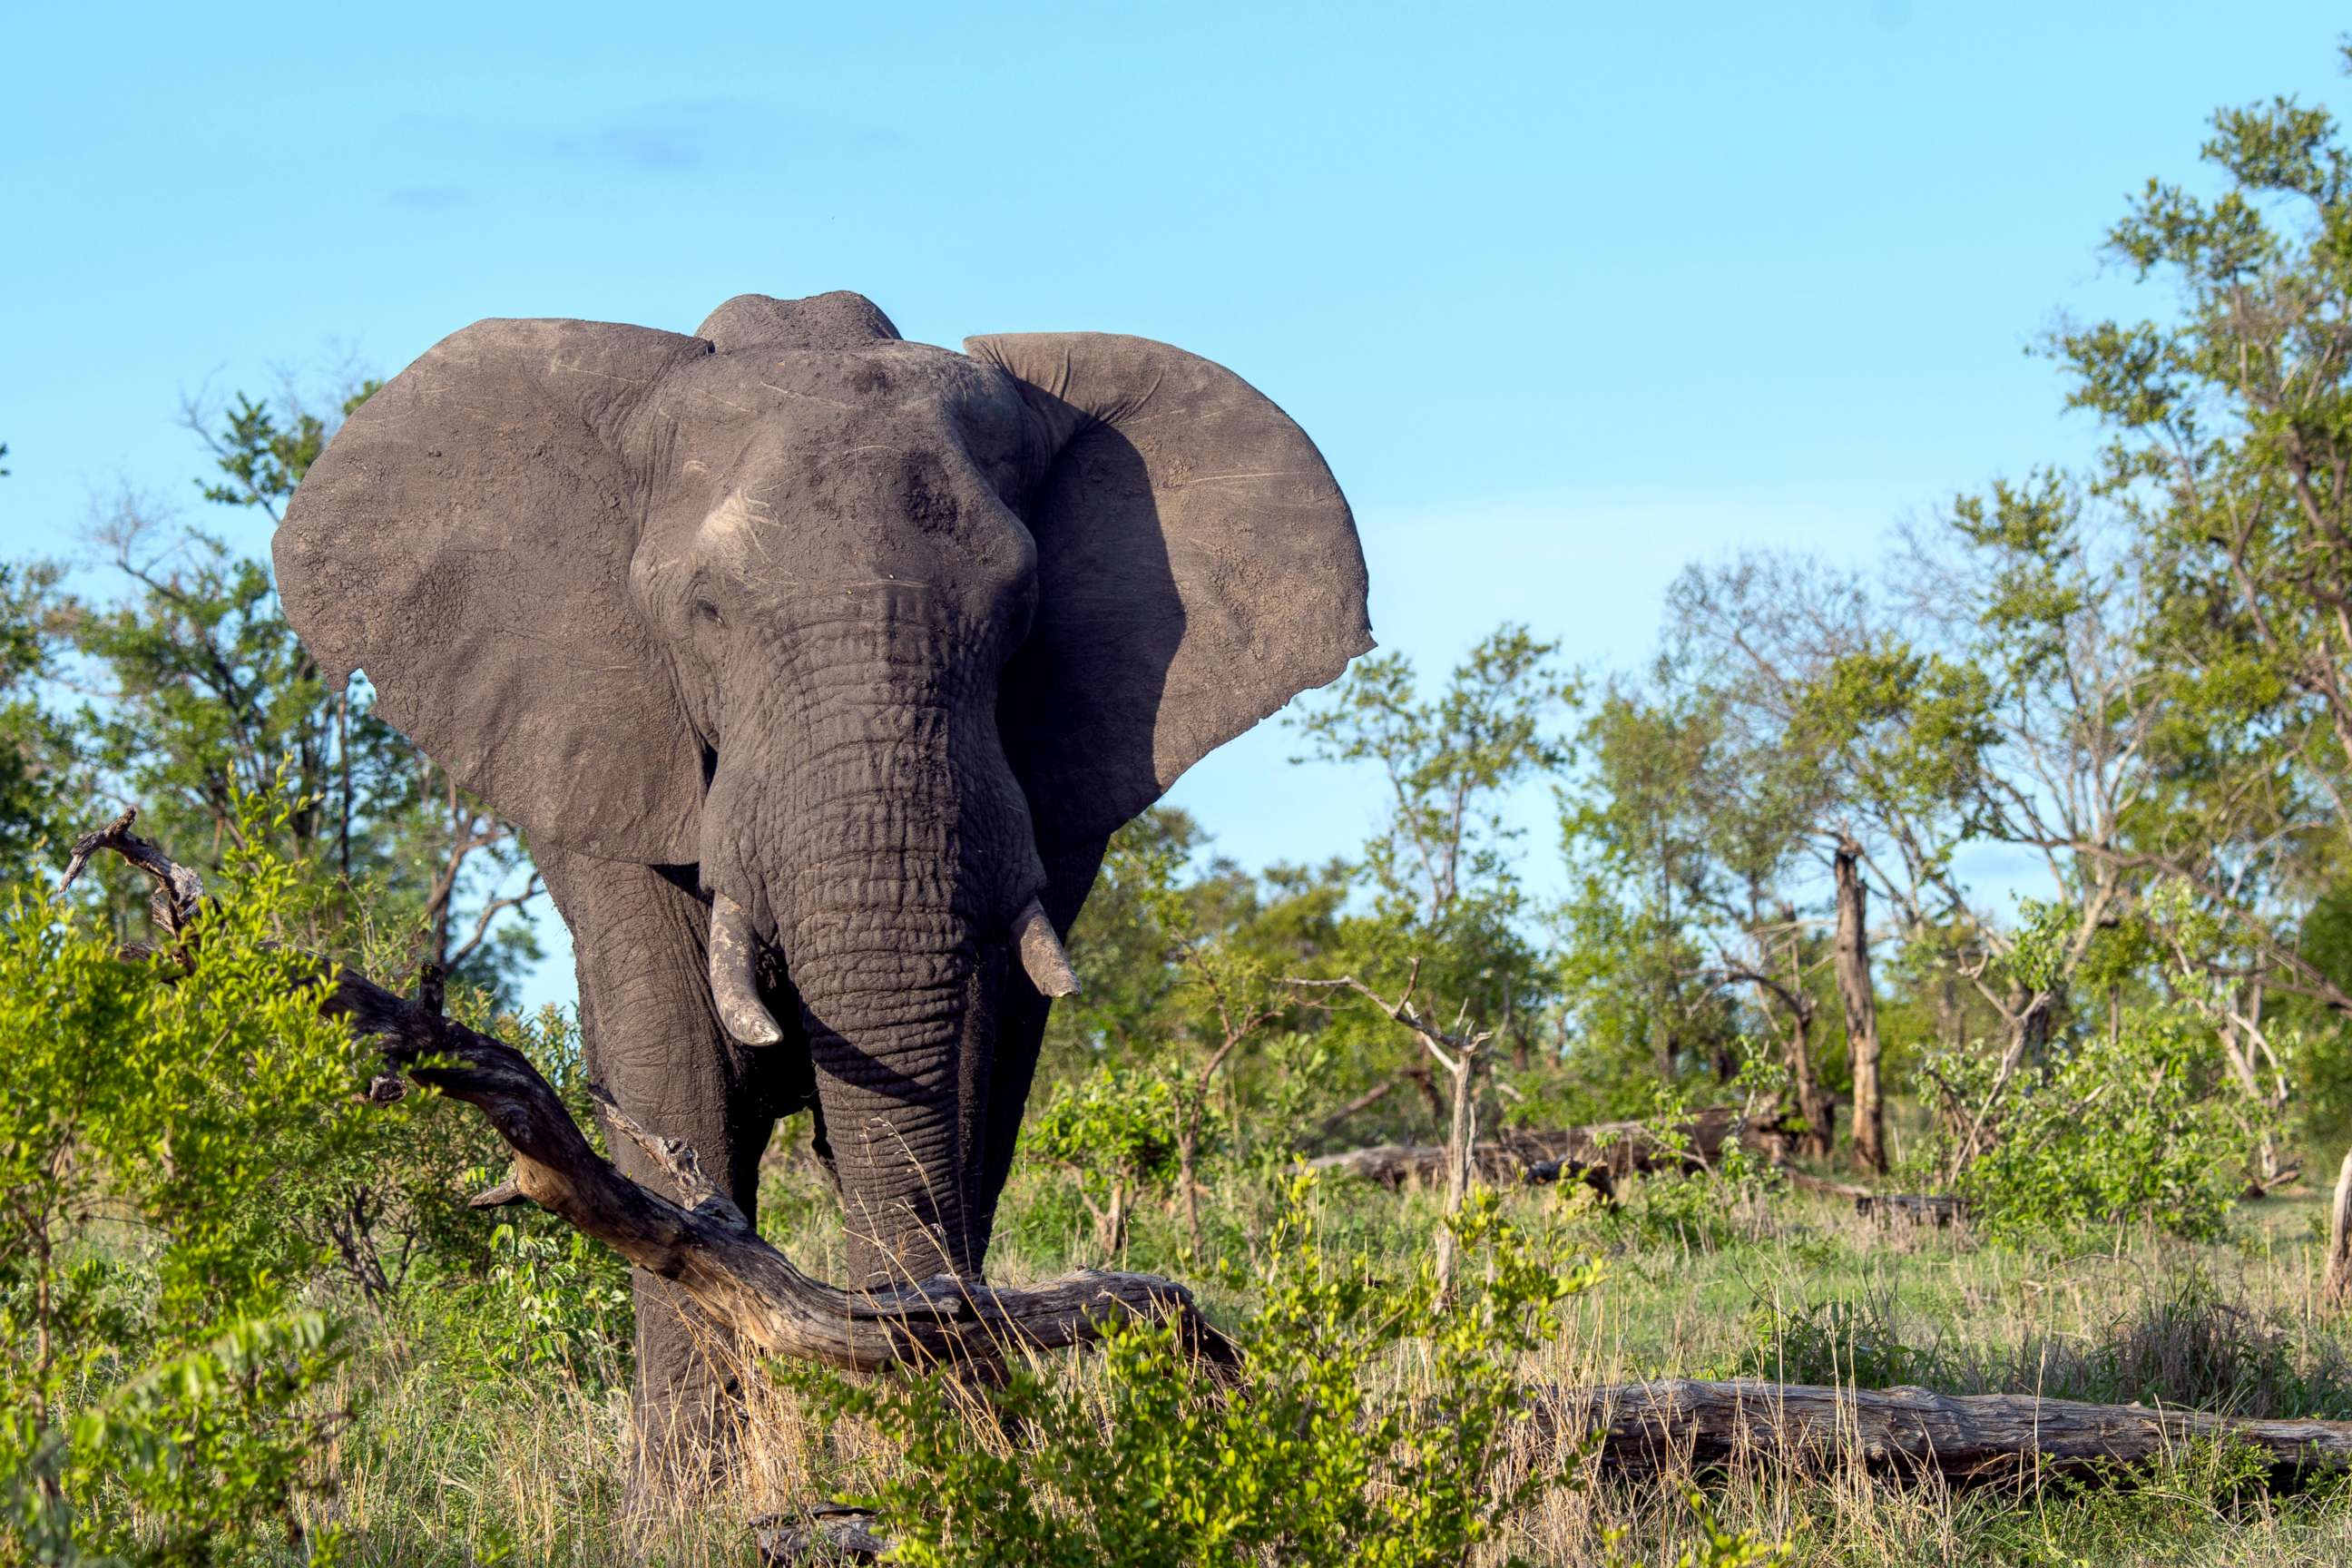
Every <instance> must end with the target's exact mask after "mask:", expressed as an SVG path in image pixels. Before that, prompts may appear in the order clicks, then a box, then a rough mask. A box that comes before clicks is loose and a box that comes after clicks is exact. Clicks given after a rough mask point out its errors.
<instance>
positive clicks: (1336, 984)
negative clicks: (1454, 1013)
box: [1283, 958, 1495, 1299]
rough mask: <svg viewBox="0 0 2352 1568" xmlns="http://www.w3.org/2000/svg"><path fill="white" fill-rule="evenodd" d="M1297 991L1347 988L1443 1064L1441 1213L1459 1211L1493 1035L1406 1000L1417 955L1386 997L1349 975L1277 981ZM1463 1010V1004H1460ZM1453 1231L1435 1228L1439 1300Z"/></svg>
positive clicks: (1447, 1276) (1415, 977) (1416, 976)
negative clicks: (1445, 1105) (1448, 1095)
mask: <svg viewBox="0 0 2352 1568" xmlns="http://www.w3.org/2000/svg"><path fill="white" fill-rule="evenodd" d="M1283 984H1286V985H1292V986H1297V987H1298V988H1300V989H1302V990H1309V991H1313V990H1323V991H1332V990H1341V991H1353V992H1354V993H1356V994H1358V995H1360V996H1362V997H1364V998H1365V999H1366V1000H1368V1001H1370V1003H1371V1004H1372V1005H1373V1006H1375V1007H1378V1008H1379V1009H1380V1010H1381V1012H1383V1013H1385V1014H1387V1015H1388V1016H1390V1017H1391V1018H1392V1019H1394V1020H1395V1021H1396V1022H1397V1023H1399V1024H1402V1026H1404V1027H1405V1028H1406V1029H1407V1030H1409V1031H1410V1032H1411V1033H1412V1037H1413V1038H1414V1039H1416V1040H1418V1041H1420V1042H1421V1047H1422V1049H1423V1050H1424V1051H1426V1052H1428V1053H1429V1057H1430V1059H1431V1060H1433V1061H1434V1062H1435V1063H1436V1064H1437V1065H1438V1066H1439V1067H1440V1068H1443V1069H1444V1072H1445V1076H1446V1078H1447V1079H1448V1080H1449V1081H1450V1082H1451V1083H1452V1085H1453V1090H1454V1093H1453V1105H1452V1114H1451V1115H1450V1116H1449V1117H1448V1118H1447V1122H1446V1134H1445V1217H1446V1218H1447V1219H1449V1220H1450V1219H1452V1218H1453V1217H1454V1215H1458V1214H1460V1213H1461V1212H1462V1205H1464V1204H1465V1202H1467V1201H1468V1199H1469V1196H1470V1180H1471V1175H1472V1173H1473V1167H1474V1164H1475V1158H1476V1149H1477V1143H1478V1072H1479V1069H1480V1068H1483V1067H1484V1066H1485V1065H1486V1047H1487V1046H1488V1044H1489V1043H1490V1042H1492V1041H1493V1039H1494V1037H1495V1032H1494V1031H1493V1030H1492V1029H1481V1030H1479V1031H1477V1032H1476V1033H1475V1034H1469V1035H1465V1034H1461V1033H1459V1032H1458V1031H1459V1030H1460V1029H1461V1027H1462V1023H1461V1020H1460V1019H1458V1018H1457V1019H1456V1020H1455V1021H1454V1029H1455V1031H1457V1032H1455V1033H1452V1034H1449V1033H1447V1032H1446V1031H1445V1030H1444V1029H1441V1028H1438V1027H1437V1026H1435V1025H1433V1024H1432V1023H1431V1022H1430V1021H1429V1020H1428V1019H1426V1018H1424V1017H1423V1016H1421V1013H1420V1012H1419V1011H1418V1010H1417V1009H1416V1008H1415V1007H1414V1006H1413V1005H1412V994H1413V989H1414V987H1416V986H1417V985H1419V984H1421V960H1419V959H1418V958H1416V959H1414V960H1413V961H1412V968H1411V969H1410V970H1409V971H1407V973H1406V975H1405V983H1404V994H1402V995H1401V996H1399V997H1398V998H1397V999H1396V1000H1395V1001H1393V1002H1391V1001H1389V1000H1388V999H1387V998H1385V997H1383V996H1382V995H1381V994H1380V993H1379V992H1377V991H1375V990H1373V989H1372V988H1371V987H1370V986H1369V985H1367V984H1364V983H1363V982H1362V981H1360V980H1359V979H1357V978H1356V977H1355V976H1354V975H1352V974H1345V975H1341V976H1340V977H1339V979H1337V980H1299V979H1290V980H1286V981H1284V982H1283ZM1466 1008H1467V1004H1465V1011H1466ZM1453 1269H1454V1231H1453V1228H1452V1227H1451V1226H1446V1227H1444V1228H1441V1229H1440V1230H1439V1231H1438V1233H1437V1289H1438V1293H1439V1296H1440V1298H1441V1299H1443V1298H1444V1295H1445V1293H1446V1290H1447V1288H1448V1286H1449V1284H1450V1282H1451V1280H1452V1278H1453Z"/></svg>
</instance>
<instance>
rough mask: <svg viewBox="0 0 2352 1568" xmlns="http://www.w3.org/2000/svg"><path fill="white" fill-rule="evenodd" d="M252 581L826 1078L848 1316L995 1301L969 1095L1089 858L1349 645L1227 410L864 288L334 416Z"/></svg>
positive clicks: (1193, 383) (513, 327) (507, 359)
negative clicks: (641, 899)
mask: <svg viewBox="0 0 2352 1568" xmlns="http://www.w3.org/2000/svg"><path fill="white" fill-rule="evenodd" d="M275 553H276V560H277V564H278V575H279V585H280V590H281V593H282V595H283V598H284V603H285V605H286V609H287V613H288V615H289V617H290V618H291V620H292V622H293V624H294V626H296V628H297V629H298V630H299V632H300V633H301V635H302V637H303V638H304V640H305V642H306V643H307V644H308V645H309V647H310V649H311V651H312V653H313V655H314V656H315V657H316V658H318V659H319V661H320V664H321V665H323V666H324V667H325V668H326V669H327V670H328V672H329V674H330V676H331V678H332V679H337V680H341V679H348V677H349V676H350V674H351V673H352V671H353V670H354V669H362V668H363V669H364V670H365V671H366V674H367V676H368V678H369V679H370V681H371V682H372V683H373V686H374V688H375V689H376V692H377V710H378V711H379V712H381V713H382V714H383V716H384V717H385V718H387V719H388V720H390V721H392V722H393V723H394V724H395V725H397V726H398V727H399V728H401V729H402V730H403V731H405V732H406V733H407V734H408V735H409V736H410V737H411V738H412V739H413V740H415V742H417V743H418V744H419V745H420V746H422V747H423V748H424V749H425V752H428V753H429V754H430V755H432V756H433V757H434V758H435V759H436V761H438V762H439V763H441V764H442V766H444V767H445V768H446V769H447V770H448V771H449V773H451V774H452V775H453V776H454V777H455V778H456V779H457V781H458V782H459V783H460V784H464V785H465V786H467V788H469V789H471V790H473V791H475V792H476V793H478V795H481V796H482V797H483V798H485V799H486V800H488V802H489V803H490V804H491V805H493V806H495V807H496V808H497V809H498V810H499V811H500V812H501V813H503V814H505V815H506V816H508V817H509V818H510V819H511V820H513V821H514V822H515V823H517V824H518V825H520V826H521V827H522V828H523V830H524V832H525V833H526V835H527V837H528V838H529V840H530V843H531V844H532V845H534V846H536V847H559V848H562V849H563V850H566V851H570V852H573V853H576V854H580V855H584V856H588V857H592V858H601V859H604V860H617V861H626V862H634V863H637V864H642V865H649V866H659V867H666V868H687V867H692V868H698V869H697V872H696V874H697V875H698V877H699V879H700V883H701V886H702V888H703V889H705V890H706V892H707V893H708V894H709V896H710V897H711V899H712V900H713V908H714V919H713V924H712V933H711V941H710V942H709V951H710V953H711V963H710V974H709V981H710V984H711V986H712V989H713V994H714V998H715V1000H716V1002H717V1003H718V1005H719V1016H720V1017H721V1018H723V1019H724V1020H725V1022H726V1024H727V1027H728V1029H729V1031H730V1033H732V1034H734V1035H735V1036H736V1037H738V1038H739V1039H740V1040H741V1041H742V1042H743V1043H744V1045H745V1046H746V1047H756V1048H765V1047H770V1046H772V1044H773V1043H774V1042H776V1041H778V1040H780V1039H782V1038H784V1037H787V1035H788V1034H792V1033H797V1034H799V1035H802V1036H804V1037H805V1038H806V1039H807V1041H808V1049H809V1051H810V1053H811V1056H812V1058H814V1068H815V1077H816V1083H817V1091H818V1095H819V1099H820V1103H821V1106H822V1108H823V1110H824V1115H825V1121H826V1126H827V1129H828V1131H829V1132H830V1135H831V1141H832V1144H833V1147H834V1150H835V1157H836V1160H837V1170H838V1174H839V1176H840V1181H841V1187H842V1192H843V1195H844V1199H845V1203H847V1204H848V1205H849V1206H850V1207H851V1208H852V1210H853V1217H856V1211H863V1215H864V1216H865V1219H866V1224H865V1226H862V1227H860V1226H853V1232H854V1234H862V1235H863V1236H864V1237H865V1238H866V1240H865V1244H864V1245H863V1246H853V1253H854V1255H855V1256H854V1257H853V1266H854V1268H855V1269H856V1271H857V1272H859V1273H862V1274H864V1275H866V1277H867V1278H868V1279H869V1281H875V1280H878V1279H879V1278H880V1277H881V1276H882V1275H883V1274H884V1273H886V1272H890V1273H897V1272H911V1273H918V1274H919V1273H922V1272H929V1271H933V1270H935V1269H945V1270H948V1271H953V1272H971V1271H974V1270H976V1269H977V1268H978V1266H979V1264H980V1262H981V1253H982V1250H983V1249H984V1248H985V1246H986V1217H985V1215H984V1214H982V1212H981V1211H982V1209H984V1208H985V1207H986V1206H987V1205H989V1204H990V1203H992V1196H993V1194H992V1191H991V1192H990V1193H988V1194H986V1195H984V1196H983V1195H982V1194H981V1191H980V1189H981V1188H982V1186H983V1185H985V1184H986V1178H985V1176H984V1174H983V1173H982V1171H981V1170H980V1169H979V1168H978V1161H977V1156H975V1155H974V1153H973V1144H974V1137H973V1134H972V1131H971V1129H972V1126H973V1121H974V1118H975V1117H976V1116H977V1115H979V1114H980V1108H979V1107H978V1106H977V1105H976V1104H975V1099H976V1098H984V1097H985V1094H986V1087H985V1086H986V1083H987V1066H988V1061H989V1058H990V1056H991V1054H992V1051H993V1050H994V1048H995V1043H996V1040H997V1037H998V1035H999V1033H1000V1032H1001V1031H1002V1030H1003V1029H1004V1028H1006V1027H1009V1026H1012V1025H1011V1024H1008V1019H1025V1020H1027V1024H1026V1026H1029V1027H1032V1028H1034V1027H1035V1026H1040V1025H1041V1024H1042V1017H1043V1009H1044V1004H1043V1003H1042V1002H1041V1001H1040V1000H1039V999H1038V997H1037V996H1036V995H1035V994H1034V992H1035V991H1036V990H1037V989H1044V990H1046V991H1052V990H1055V989H1059V988H1063V982H1064V981H1066V971H1057V969H1056V964H1057V963H1058V962H1059V957H1060V950H1059V946H1058V943H1057V942H1056V941H1055V929H1056V928H1058V929H1060V930H1066V929H1067V925H1068V922H1069V921H1070V920H1071V919H1072V918H1073V917H1074V916H1075V915H1076V911H1077V909H1078V906H1079V904H1080V902H1081V901H1082V900H1084V898H1085V896H1086V892H1087V887H1088V885H1089V884H1091V882H1092V880H1093V879H1094V876H1095V873H1096V871H1097V868H1098V866H1099V862H1100V858H1101V852H1102V847H1103V844H1104V842H1105V840H1106V839H1107V838H1108V836H1109V834H1110V833H1111V832H1112V831H1113V830H1114V829H1116V828H1117V827H1118V826H1119V825H1120V824H1121V823H1123V822H1125V821H1127V820H1128V819H1129V818H1130V817H1132V816H1135V815H1136V814H1137V813H1138V812H1139V811H1141V810H1142V809H1143V808H1144V807H1146V806H1147V805H1150V804H1151V803H1152V802H1153V801H1154V800H1156V799H1158V798H1159V797H1160V795H1161V794H1162V793H1163V792H1164V791H1166V790H1167V788H1168V787H1169V786H1170V785H1171V784H1172V783H1173V782H1174V781H1175V779H1176V777H1177V775H1178V774H1180V773H1182V772H1183V771H1184V770H1185V769H1186V768H1188V767H1190V766H1191V765H1192V763H1194V762H1195V761H1197V760H1198V759H1199V758H1200V757H1201V756H1202V754H1203V753H1205V752H1208V751H1209V750H1210V749H1211V748H1213V747H1214V746H1216V745H1218V744H1220V743H1222V742H1224V741H1226V740H1228V739H1230V738H1232V737H1233V736H1234V735H1235V734H1238V733H1239V732H1240V731H1243V730H1245V729H1247V728H1248V727H1249V726H1251V725H1252V724H1254V723H1255V722H1256V721H1259V720H1261V719H1263V718H1265V716H1266V715H1268V714H1270V713H1272V712H1273V711H1274V710H1276V709H1277V708H1279V707H1280V706H1282V704H1283V703H1285V702H1286V701H1287V700H1289V699H1290V698H1291V697H1292V696H1294V695H1295V694H1297V692H1298V691H1300V690H1302V689H1306V688H1307V687H1310V686H1316V685H1320V684H1322V683H1324V682H1327V681H1328V680H1330V679H1333V678H1335V677H1336V676H1338V675H1339V672H1340V671H1341V670H1342V669H1343V668H1345V666H1346V664H1347V662H1348V660H1349V658H1352V657H1354V656H1355V655H1356V654H1358V653H1360V652H1362V651H1363V650H1364V649H1366V648H1367V647H1370V636H1369V628H1368V626H1367V623H1366V619H1365V605H1364V593H1365V583H1364V568H1363V562H1362V557H1361V554H1360V550H1359V547H1358V544H1357V541H1356V536H1355V531H1354V525H1353V522H1352V521H1351V520H1350V518H1349V510H1348V507H1347V503H1346V501H1345V500H1343V499H1342V497H1341V496H1340V493H1339V489H1338V487H1337V486H1336V485H1335V484H1334V483H1333V481H1332V479H1331V476H1330V473H1329V471H1328V469H1327V468H1326V467H1325V465H1324V463H1323V460H1322V458H1320V456H1319V455H1318V453H1317V451H1316V449H1315V447H1313V445H1312V444H1311V443H1310V442H1309V441H1308V440H1307V437H1305V435H1304V434H1302V433H1301V432H1300V430H1299V429H1298V427H1297V426H1296V425H1294V424H1293V423H1292V422H1291V421H1290V420H1289V419H1288V418H1287V417H1286V416H1285V415H1284V414H1283V413H1282V412H1281V411H1280V410H1279V409H1277V408H1276V406H1275V405H1273V404H1272V403H1271V402H1269V401H1267V400H1266V399H1265V397H1264V396H1263V395H1260V394H1258V393H1257V392H1255V390H1253V389H1252V388H1251V387H1249V386H1248V385H1247V384H1244V383H1243V382H1242V381H1241V380H1240V379H1239V378H1238V377H1236V376H1234V374H1232V373H1230V372H1228V371H1226V370H1223V369H1222V368H1220V367H1219V366H1217V365H1214V364H1212V363H1209V362H1207V361H1205V360H1202V359H1200V358H1197V357H1195V356H1193V355H1192V354H1188V353H1183V352H1181V350H1178V349H1174V348H1171V347H1169V346H1168V345H1166V344H1164V343H1158V342H1148V341H1146V340H1143V339H1139V338H1130V337H1119V336H1113V335H1108V334H1099V333H1086V332H1043V333H1027V334H1015V335H1009V336H1001V337H987V338H975V339H971V340H969V341H967V342H966V343H965V345H964V352H963V353H952V352H950V351H948V350H945V349H940V348H935V347H931V346H929V345H926V344H920V343H912V342H904V341H902V340H901V339H900V338H899V337H898V333H897V331H895V330H894V329H893V328H892V326H891V324H890V322H889V321H888V320H887V318H886V317H884V316H883V314H882V313H881V311H880V310H877V309H876V308H875V307H874V306H873V305H872V304H870V303H869V302H867V301H866V300H864V299H862V298H859V297H858V296H856V295H853V294H829V295H822V296H818V297H816V298H814V299H811V300H793V301H784V300H771V299H767V298H764V297H761V296H757V295H745V296H741V297H740V298H738V299H735V300H730V301H728V302H727V303H726V304H724V305H722V306H720V307H719V310H717V311H716V312H715V313H713V314H712V315H711V317H710V318H709V320H708V321H705V322H704V323H703V324H702V326H701V327H700V329H698V332H697V333H696V334H695V335H694V336H690V337H688V336H682V335H679V334H677V333H674V332H666V331H654V330H650V329H646V328H641V327H631V326H620V325H613V324H608V323H602V322H590V321H481V322H478V323H477V324H476V325H474V326H471V327H468V328H467V329H465V330H464V331H459V332H457V333H456V334H454V335H453V336H451V337H449V338H446V339H445V340H444V341H442V342H440V343H438V344H436V346H435V347H434V348H433V349H431V350H430V351H428V352H427V353H425V355H424V357H423V358H421V359H419V360H418V361H417V362H416V363H415V364H413V365H411V366H410V367H409V368H408V369H407V370H405V371H404V372H403V373H402V374H400V375H398V376H397V377H395V378H394V380H393V381H392V382H391V383H390V384H387V385H385V386H384V387H383V389H382V390H381V391H379V392H377V393H376V394H375V395H374V396H373V397H372V398H371V399H369V401H368V402H367V403H365V404H364V405H362V406H361V407H360V408H359V409H358V410H357V411H356V412H355V413H354V414H353V415H352V417H351V419H350V420H349V422H348V423H347V424H346V425H345V426H344V428H343V429H342V430H341V432H340V433H339V434H338V435H337V436H336V437H335V439H334V440H333V441H332V442H331V444H330V446H329V447H328V449H327V451H326V452H325V454H324V455H323V456H322V457H320V459H319V460H318V462H317V463H316V464H315V465H314V466H313V468H311V469H310V474H309V475H308V477H307V478H306V479H305V481H304V483H303V484H302V486H301V488H300V489H299V492H298V493H297V495H296V496H295V498H294V501H293V504H292V506H291V507H290V508H289V512H288V515H287V519H286V521H285V523H284V525H283V526H282V527H281V528H280V529H279V531H278V537H277V542H276V546H275ZM761 952H766V953H769V954H772V955H774V956H775V957H776V958H778V959H780V960H781V963H782V973H783V976H784V977H785V981H786V982H787V983H786V984H775V983H773V981H772V979H771V982H770V983H769V984H767V985H766V986H765V987H764V989H763V987H762V985H761V982H760V980H759V978H758V975H757V973H756V969H755V964H754V962H753V961H754V958H755V956H756V955H757V954H759V953H761ZM788 1008H792V1009H797V1011H798V1015H799V1016H798V1017H797V1018H796V1019H793V1023H794V1024H795V1025H796V1026H797V1029H796V1030H795V1031H788V1030H786V1029H785V1028H783V1027H781V1026H779V1024H778V1022H777V1021H776V1019H775V1018H774V1017H773V1016H772V1014H774V1013H777V1012H783V1011H785V1010H786V1009H788ZM1024 1082H1025V1071H1024ZM1016 1114H1017V1113H1016ZM1008 1142H1009V1140H1008ZM1005 1154H1006V1151H1003V1150H1000V1151H998V1152H997V1155H996V1158H997V1159H998V1161H999V1162H1000V1163H1001V1162H1002V1160H1003V1158H1004V1157H1005ZM998 1179H999V1180H1001V1170H1000V1171H999V1173H998ZM893 1255H895V1257H894V1256H893ZM910 1255H912V1256H911V1257H910Z"/></svg>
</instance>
